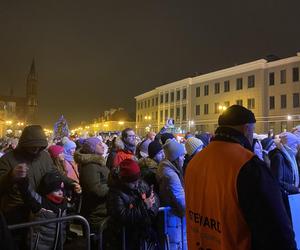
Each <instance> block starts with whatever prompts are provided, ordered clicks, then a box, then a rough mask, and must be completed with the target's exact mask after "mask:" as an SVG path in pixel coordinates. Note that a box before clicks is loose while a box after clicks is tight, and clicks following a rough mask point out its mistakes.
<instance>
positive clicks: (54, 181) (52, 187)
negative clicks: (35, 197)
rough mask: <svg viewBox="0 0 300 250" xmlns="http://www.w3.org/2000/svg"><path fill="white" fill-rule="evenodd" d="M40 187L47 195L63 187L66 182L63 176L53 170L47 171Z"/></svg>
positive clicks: (43, 193)
mask: <svg viewBox="0 0 300 250" xmlns="http://www.w3.org/2000/svg"><path fill="white" fill-rule="evenodd" d="M39 188H40V192H41V194H42V195H47V194H50V193H52V192H54V191H57V190H59V189H63V188H64V182H63V179H62V176H61V175H60V174H57V173H53V172H50V173H46V174H45V175H44V176H43V178H42V180H41V184H40V187H39Z"/></svg>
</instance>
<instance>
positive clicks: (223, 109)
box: [219, 105, 227, 111]
mask: <svg viewBox="0 0 300 250" xmlns="http://www.w3.org/2000/svg"><path fill="white" fill-rule="evenodd" d="M226 109H227V107H226V106H225V105H219V110H220V111H225V110H226Z"/></svg>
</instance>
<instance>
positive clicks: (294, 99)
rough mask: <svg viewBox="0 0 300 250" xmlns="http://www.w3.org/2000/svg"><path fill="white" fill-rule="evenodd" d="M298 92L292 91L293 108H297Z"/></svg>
mask: <svg viewBox="0 0 300 250" xmlns="http://www.w3.org/2000/svg"><path fill="white" fill-rule="evenodd" d="M299 106H300V105H299V93H294V94H293V107H294V108H299Z"/></svg>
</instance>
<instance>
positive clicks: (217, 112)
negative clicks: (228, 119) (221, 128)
mask: <svg viewBox="0 0 300 250" xmlns="http://www.w3.org/2000/svg"><path fill="white" fill-rule="evenodd" d="M219 106H220V105H219V103H218V102H216V103H215V114H219V112H220V108H219Z"/></svg>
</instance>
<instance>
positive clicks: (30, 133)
mask: <svg viewBox="0 0 300 250" xmlns="http://www.w3.org/2000/svg"><path fill="white" fill-rule="evenodd" d="M47 146H48V141H47V138H46V135H45V133H44V131H43V129H42V127H41V126H40V125H31V126H27V127H25V128H24V130H23V132H22V134H21V137H20V140H19V144H18V147H20V148H23V147H42V148H46V147H47Z"/></svg>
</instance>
